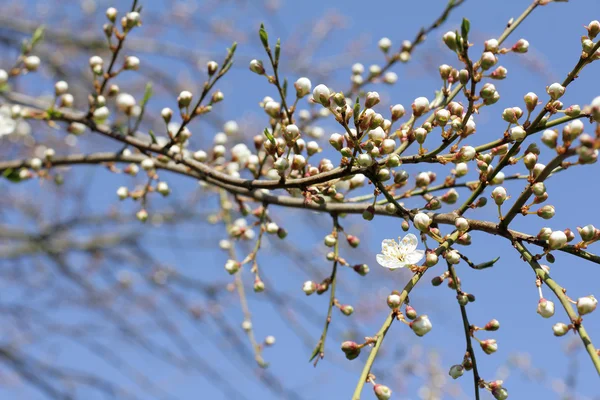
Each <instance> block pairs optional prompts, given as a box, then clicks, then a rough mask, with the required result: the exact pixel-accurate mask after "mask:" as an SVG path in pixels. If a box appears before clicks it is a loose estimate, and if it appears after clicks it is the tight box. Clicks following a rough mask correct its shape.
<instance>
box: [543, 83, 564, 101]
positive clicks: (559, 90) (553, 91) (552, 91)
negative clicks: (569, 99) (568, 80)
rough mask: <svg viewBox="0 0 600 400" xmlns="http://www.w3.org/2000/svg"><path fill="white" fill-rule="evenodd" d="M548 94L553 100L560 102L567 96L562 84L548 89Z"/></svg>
mask: <svg viewBox="0 0 600 400" xmlns="http://www.w3.org/2000/svg"><path fill="white" fill-rule="evenodd" d="M546 93H548V94H549V95H550V97H551V98H552V100H558V99H560V98H561V97H562V95H563V94H565V87H564V86H562V85H561V84H560V83H553V84H552V85H550V86H548V87H547V88H546Z"/></svg>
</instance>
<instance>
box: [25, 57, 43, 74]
mask: <svg viewBox="0 0 600 400" xmlns="http://www.w3.org/2000/svg"><path fill="white" fill-rule="evenodd" d="M23 63H24V64H25V68H26V69H27V71H30V72H32V71H37V69H38V68H39V67H40V58H39V57H38V56H28V57H25V60H23Z"/></svg>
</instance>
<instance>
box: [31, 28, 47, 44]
mask: <svg viewBox="0 0 600 400" xmlns="http://www.w3.org/2000/svg"><path fill="white" fill-rule="evenodd" d="M44 28H45V27H44V25H41V26H39V27H38V28H37V29H36V30H35V31H34V32H33V35H32V36H31V47H32V48H33V46H35V45H36V44H37V43H38V42H39V41H40V40H42V38H43V37H44Z"/></svg>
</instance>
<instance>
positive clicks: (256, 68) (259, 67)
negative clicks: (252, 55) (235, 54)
mask: <svg viewBox="0 0 600 400" xmlns="http://www.w3.org/2000/svg"><path fill="white" fill-rule="evenodd" d="M250 71H252V72H254V73H255V74H258V75H263V74H264V73H265V67H264V66H263V63H262V61H260V60H252V61H250Z"/></svg>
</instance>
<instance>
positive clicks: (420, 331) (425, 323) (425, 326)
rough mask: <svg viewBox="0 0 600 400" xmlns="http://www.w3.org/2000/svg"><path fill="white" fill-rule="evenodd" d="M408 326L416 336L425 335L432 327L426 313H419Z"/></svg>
mask: <svg viewBox="0 0 600 400" xmlns="http://www.w3.org/2000/svg"><path fill="white" fill-rule="evenodd" d="M409 326H410V328H411V329H412V330H413V332H414V333H415V334H416V335H417V336H425V335H426V334H427V332H429V331H430V330H431V328H432V325H431V321H429V317H428V316H427V315H419V316H418V317H417V318H416V319H415V320H414V321H412V322H411V323H410V324H409Z"/></svg>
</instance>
